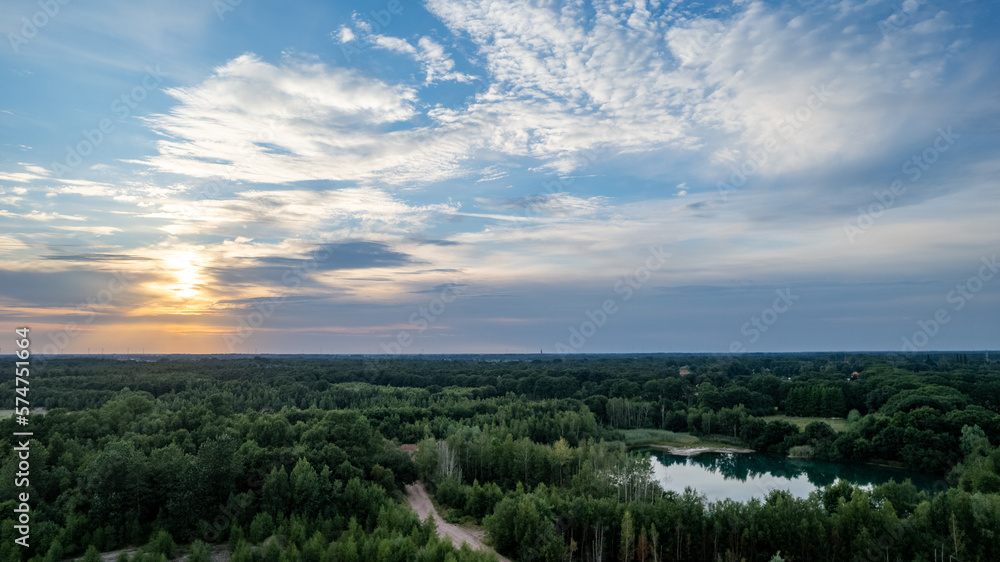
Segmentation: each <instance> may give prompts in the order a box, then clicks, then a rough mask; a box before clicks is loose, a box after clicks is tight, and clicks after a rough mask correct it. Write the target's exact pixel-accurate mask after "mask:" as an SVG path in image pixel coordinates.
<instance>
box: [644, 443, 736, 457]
mask: <svg viewBox="0 0 1000 562" xmlns="http://www.w3.org/2000/svg"><path fill="white" fill-rule="evenodd" d="M653 447H655V448H657V449H664V450H666V451H669V452H670V454H672V455H683V456H685V457H693V456H694V455H700V454H702V453H752V452H754V451H753V449H741V448H739V447H672V446H670V445H653Z"/></svg>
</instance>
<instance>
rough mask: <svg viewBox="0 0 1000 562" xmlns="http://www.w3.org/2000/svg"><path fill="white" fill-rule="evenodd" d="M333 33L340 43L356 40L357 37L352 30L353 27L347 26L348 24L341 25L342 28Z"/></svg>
mask: <svg viewBox="0 0 1000 562" xmlns="http://www.w3.org/2000/svg"><path fill="white" fill-rule="evenodd" d="M331 35H332V36H333V38H334V39H336V40H337V41H338V42H340V43H349V42H351V41H354V37H355V36H354V32H353V31H352V30H351V28H349V27H347V26H346V25H342V26H340V29H338V30H337V31H335V32H333V33H332V34H331Z"/></svg>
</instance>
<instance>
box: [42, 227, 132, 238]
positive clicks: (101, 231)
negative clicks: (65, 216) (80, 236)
mask: <svg viewBox="0 0 1000 562" xmlns="http://www.w3.org/2000/svg"><path fill="white" fill-rule="evenodd" d="M53 228H58V229H59V230H70V231H73V232H86V233H88V234H93V235H95V236H110V235H112V234H114V233H116V232H122V229H120V228H118V227H115V226H54V227H53Z"/></svg>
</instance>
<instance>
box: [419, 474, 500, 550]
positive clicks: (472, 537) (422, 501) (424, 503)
mask: <svg viewBox="0 0 1000 562" xmlns="http://www.w3.org/2000/svg"><path fill="white" fill-rule="evenodd" d="M406 501H407V502H409V504H410V509H412V510H413V512H414V513H416V514H417V517H419V518H420V520H421V521H424V520H426V519H427V516H428V515H430V516H432V517H434V523H435V524H436V525H437V532H438V536H439V537H441V538H444V537H445V536H448V537H451V544H453V545H455V547H456V548H457V547H459V546H462V543H463V542H467V543H469V546H471V547H472V548H473V549H475V550H485V551H487V552H493V549H492V548H490V547H488V546H486V545H485V544H483V536H484V535H483V532H482V531H471V530H469V529H463V528H462V527H459V526H457V525H452V524H451V523H448V522H446V521H445V520H444V519H441V516H440V515H438V512H437V510H436V509H434V504H432V503H431V498H430V496H428V495H427V489H426V488H424V483H423V482H420V481H419V480H418V481H417V482H416V483H414V484H410V485H408V486H407V487H406ZM497 557H498V558H499V559H500V562H510V560H509V559H508V558H504V557H503V556H500V555H499V554H497Z"/></svg>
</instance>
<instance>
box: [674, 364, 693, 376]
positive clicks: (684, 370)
mask: <svg viewBox="0 0 1000 562" xmlns="http://www.w3.org/2000/svg"><path fill="white" fill-rule="evenodd" d="M677 373H678V374H679V375H680V376H682V377H686V376H688V375H690V374H691V369H689V368H688V366H687V365H684V366H683V367H681V368H680V369H678V370H677Z"/></svg>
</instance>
